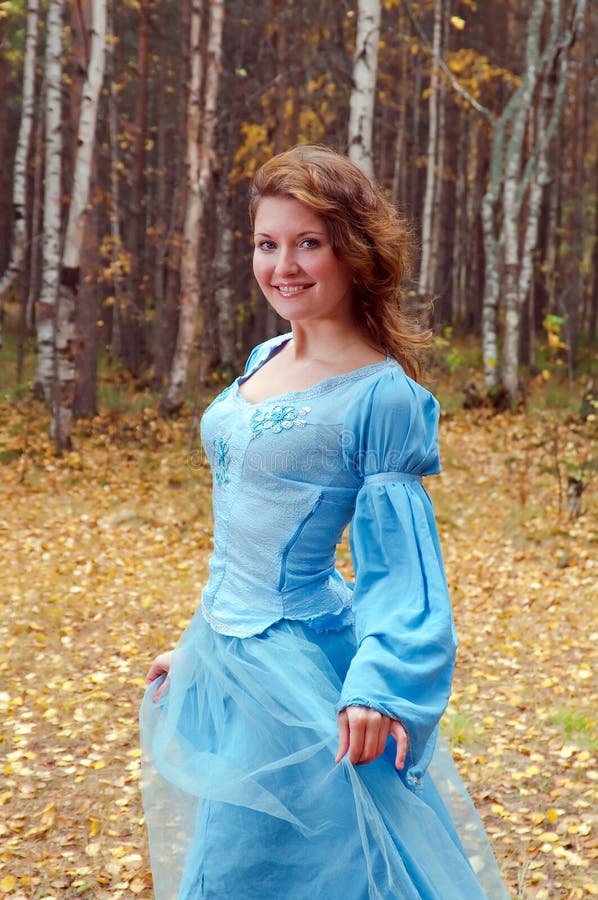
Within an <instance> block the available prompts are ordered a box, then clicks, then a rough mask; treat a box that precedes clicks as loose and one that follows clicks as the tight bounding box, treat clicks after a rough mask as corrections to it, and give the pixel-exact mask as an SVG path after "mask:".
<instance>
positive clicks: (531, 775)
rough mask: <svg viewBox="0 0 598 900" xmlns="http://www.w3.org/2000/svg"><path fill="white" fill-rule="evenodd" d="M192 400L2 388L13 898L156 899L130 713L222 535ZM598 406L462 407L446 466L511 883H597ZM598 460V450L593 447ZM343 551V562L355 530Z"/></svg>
mask: <svg viewBox="0 0 598 900" xmlns="http://www.w3.org/2000/svg"><path fill="white" fill-rule="evenodd" d="M190 427H191V425H190V418H182V419H179V420H178V421H164V420H160V419H158V418H157V417H156V415H155V413H154V412H153V411H152V409H151V408H150V407H146V408H144V409H137V410H130V411H129V412H127V413H126V414H123V413H122V412H110V411H107V412H104V413H103V414H101V415H100V416H98V417H97V418H95V419H94V420H93V421H88V422H79V423H77V425H76V431H75V435H74V441H75V449H74V450H73V451H72V452H70V453H67V454H65V455H64V457H62V458H60V459H57V458H56V457H55V456H54V453H53V450H52V447H51V444H50V441H49V439H48V438H47V436H46V429H47V423H46V418H45V413H44V411H43V410H42V409H41V408H40V407H39V406H38V405H37V404H35V403H34V401H31V400H25V401H23V402H22V403H21V404H20V407H19V408H17V407H16V406H14V405H12V404H8V403H6V404H4V405H0V648H1V653H0V715H1V720H0V721H1V724H0V766H1V767H2V784H1V786H0V844H1V850H0V896H1V897H10V898H11V900H17V898H38V897H46V898H52V897H53V898H70V897H85V898H98V900H102V898H106V900H108V898H118V897H125V898H126V897H140V898H147V900H149V898H151V877H150V874H149V870H148V860H147V851H146V844H145V834H144V827H143V817H142V811H141V805H140V798H139V764H140V761H139V750H138V738H137V709H138V705H139V701H140V698H141V694H142V691H143V685H144V676H145V673H146V671H147V668H148V666H149V663H150V660H151V659H152V657H153V655H154V654H155V653H157V652H159V651H162V650H164V649H166V648H169V647H170V646H171V645H172V644H173V642H174V641H175V640H176V638H177V636H178V635H179V633H180V632H181V630H182V628H183V627H184V626H185V624H186V623H187V621H188V619H189V618H190V616H191V615H192V613H193V610H194V609H195V607H196V605H197V602H198V599H199V595H200V590H201V585H202V583H203V582H204V581H205V578H206V574H207V559H208V554H209V551H210V543H211V537H210V535H211V522H210V509H209V483H210V477H209V471H208V469H207V467H206V465H205V461H204V459H203V457H202V454H201V452H199V451H198V450H197V449H192V450H191V451H190V450H189V433H190ZM596 437H597V427H596V422H595V421H589V422H585V423H584V422H581V420H580V419H579V417H576V416H574V415H568V416H567V415H564V414H560V415H559V414H558V413H557V412H554V413H551V412H549V411H547V410H544V411H543V412H542V413H538V414H534V413H533V412H528V413H523V412H519V413H506V414H501V415H492V414H491V413H490V412H488V411H486V410H477V411H470V412H464V411H462V410H459V411H458V410H456V409H455V410H454V411H452V412H449V413H448V414H446V415H445V416H443V419H442V422H441V444H442V451H443V464H444V472H443V474H442V475H441V476H440V477H438V478H434V479H430V482H429V484H428V487H429V490H430V492H431V494H432V497H433V499H434V502H435V505H436V509H437V513H438V520H439V526H440V531H441V537H442V541H443V546H444V552H445V557H446V566H447V572H448V578H449V582H450V586H451V590H452V596H453V600H454V607H455V618H456V623H457V630H458V632H459V636H460V641H461V643H460V650H459V656H458V665H457V672H456V680H455V689H454V693H453V697H452V701H451V705H450V707H449V710H448V712H447V715H446V717H445V722H444V730H445V734H446V736H447V737H448V739H449V741H450V743H451V745H452V747H453V752H454V755H455V758H456V761H457V765H458V767H459V770H460V772H461V774H462V776H463V778H464V780H465V782H466V783H467V785H468V786H469V788H470V790H471V793H472V795H473V797H474V799H475V802H476V804H477V807H478V809H479V811H480V814H481V816H482V818H483V821H484V823H485V826H486V828H487V831H488V834H489V836H490V839H491V841H492V844H493V847H494V850H495V853H496V856H497V858H498V860H499V863H500V865H501V867H502V870H503V874H504V877H505V880H506V882H507V884H508V886H509V888H510V890H511V891H512V894H513V897H517V898H536V900H541V898H553V897H554V898H556V897H558V898H582V897H589V896H597V895H598V873H597V857H598V817H597V814H596V810H597V809H598V803H597V800H598V797H597V792H598V785H597V771H598V767H597V765H596V763H597V757H598V735H597V729H596V710H597V696H596V675H597V673H598V622H597V621H596V609H597V603H596V600H597V593H598V589H597V583H598V578H597V576H598V561H597V556H598V553H597V548H598V484H596V481H595V480H594V481H593V482H591V484H590V486H589V488H588V490H587V491H586V492H585V493H584V495H583V497H582V500H583V504H582V512H581V515H580V516H579V517H577V518H573V519H570V518H569V517H568V514H567V510H566V503H565V496H564V493H565V490H566V475H567V472H568V471H578V472H579V471H581V470H586V469H587V468H588V466H589V465H590V461H589V452H590V450H589V448H590V447H591V444H592V441H594V442H595V440H596ZM594 465H595V463H594ZM340 559H341V567H342V569H343V571H345V572H346V573H347V575H348V574H349V569H350V561H349V555H348V551H347V549H346V547H341V549H340Z"/></svg>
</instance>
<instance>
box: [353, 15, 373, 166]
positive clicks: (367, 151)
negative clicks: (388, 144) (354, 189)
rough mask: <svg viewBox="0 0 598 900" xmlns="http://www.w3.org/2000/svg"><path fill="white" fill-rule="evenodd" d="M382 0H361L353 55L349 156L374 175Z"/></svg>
mask: <svg viewBox="0 0 598 900" xmlns="http://www.w3.org/2000/svg"><path fill="white" fill-rule="evenodd" d="M380 17H381V4H380V0H359V3H358V9H357V38H356V43H355V56H354V57H353V89H352V91H351V98H350V103H349V136H348V144H349V157H350V158H351V159H352V160H353V162H356V163H357V164H358V165H359V166H361V168H362V169H363V170H364V171H365V172H367V173H368V175H373V173H374V154H373V148H372V137H373V129H374V105H375V101H376V80H377V75H378V43H379V41H380Z"/></svg>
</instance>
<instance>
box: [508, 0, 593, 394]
mask: <svg viewBox="0 0 598 900" xmlns="http://www.w3.org/2000/svg"><path fill="white" fill-rule="evenodd" d="M543 5H544V4H543V3H538V6H542V7H543ZM551 6H552V23H551V28H550V36H549V38H548V41H547V45H546V48H545V50H544V52H543V54H542V59H543V62H544V66H545V69H546V72H545V74H544V77H543V80H542V86H541V92H540V98H539V101H538V103H537V128H536V140H535V145H534V147H533V154H532V158H531V159H530V161H528V164H527V166H526V168H525V170H524V171H523V174H521V169H522V162H521V154H522V147H523V138H524V128H525V121H526V118H527V116H528V114H529V109H530V106H531V100H532V95H533V91H534V87H535V85H536V83H537V80H538V69H539V65H540V49H539V33H540V27H541V24H542V15H541V12H540V13H539V14H538V17H537V18H535V17H534V14H533V12H532V16H531V17H530V20H529V22H528V43H527V51H526V58H527V71H526V74H525V77H524V81H523V82H522V93H521V98H520V99H521V103H520V106H519V108H518V109H517V112H516V114H515V117H514V120H513V123H512V125H511V134H510V137H509V141H508V145H507V155H506V169H505V185H504V193H503V234H504V238H503V240H504V248H505V291H504V296H505V325H504V341H503V358H502V373H501V380H502V386H503V388H504V389H505V391H506V392H507V394H508V396H509V398H510V400H511V403H514V402H515V400H516V398H517V392H518V366H519V345H520V328H521V313H522V310H523V307H524V304H525V300H526V297H527V292H528V290H529V286H530V281H531V276H532V271H533V252H534V250H535V248H536V246H537V240H538V219H539V214H540V206H541V201H542V191H543V188H544V185H545V184H547V183H548V179H549V176H548V158H547V154H548V146H549V144H550V141H551V139H552V136H553V135H554V133H555V131H556V128H557V127H558V125H559V122H560V119H561V112H562V108H563V102H564V97H565V89H566V86H567V71H568V51H569V48H570V46H571V43H572V41H573V40H574V37H575V32H574V31H570V32H569V31H567V30H565V32H564V33H563V32H562V31H561V27H560V26H561V22H560V20H561V7H560V0H552V3H551ZM581 7H585V0H579V2H578V4H577V9H578V10H579V9H580V8H581ZM579 21H580V22H583V16H582V17H581V18H580V19H579ZM555 70H556V71H555ZM553 75H554V77H553ZM554 84H555V86H553V85H554ZM532 166H533V168H532ZM528 173H529V175H528ZM528 179H529V180H530V186H529V194H528V203H527V219H526V221H525V223H524V237H523V243H522V246H521V247H520V246H519V234H520V229H521V225H522V223H521V209H522V197H523V192H524V191H525V189H526V187H527V182H528ZM576 321H577V320H576V319H575V322H576ZM570 327H571V328H573V326H572V325H571V323H570ZM572 336H573V332H571V337H572ZM571 337H570V339H569V348H570V351H571Z"/></svg>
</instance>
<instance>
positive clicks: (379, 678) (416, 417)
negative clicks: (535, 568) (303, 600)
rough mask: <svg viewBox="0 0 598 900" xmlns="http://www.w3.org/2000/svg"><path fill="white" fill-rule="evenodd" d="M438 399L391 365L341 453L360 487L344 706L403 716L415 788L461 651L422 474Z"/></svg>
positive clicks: (353, 422) (433, 440)
mask: <svg viewBox="0 0 598 900" xmlns="http://www.w3.org/2000/svg"><path fill="white" fill-rule="evenodd" d="M437 424H438V404H437V402H436V400H435V399H434V397H433V396H432V395H431V394H430V393H429V392H428V391H426V390H425V389H424V388H422V387H421V386H420V385H418V384H416V383H415V382H413V381H412V380H411V379H409V378H408V377H407V376H406V375H405V374H404V372H403V371H402V369H401V368H400V367H399V366H397V367H396V368H395V367H393V368H392V369H391V370H390V371H389V373H388V375H387V376H386V377H385V378H384V379H380V380H379V381H378V382H377V383H376V384H375V385H374V386H373V388H372V391H371V394H370V397H369V402H364V401H363V398H361V402H360V404H359V406H358V407H356V408H353V409H349V410H348V413H347V417H346V420H345V428H344V432H343V440H344V448H345V459H346V462H347V464H348V465H349V466H350V467H351V468H352V470H353V472H354V474H355V477H356V478H357V479H359V480H360V482H361V488H360V490H359V493H358V495H357V501H356V507H355V514H354V518H353V522H352V526H351V550H352V554H353V563H354V567H355V588H354V593H353V608H354V613H355V621H356V632H357V641H358V649H357V652H356V655H355V657H354V659H353V661H352V663H351V666H350V668H349V671H348V674H347V676H346V679H345V682H344V685H343V689H342V694H341V699H340V703H339V705H338V709H339V710H340V709H343V708H344V707H346V706H350V705H358V706H369V707H371V708H373V709H377V710H378V711H380V712H382V713H384V714H385V715H388V716H391V717H393V718H397V719H400V721H401V722H402V723H403V725H404V726H405V728H406V729H407V732H408V736H409V750H408V757H407V765H406V771H405V780H406V782H407V784H408V785H409V786H410V787H412V788H416V787H417V785H418V783H419V781H420V780H421V777H422V776H423V774H424V772H425V770H426V767H427V765H428V763H429V761H430V758H431V756H432V753H433V749H434V743H435V738H436V730H437V725H438V721H439V719H440V717H441V715H442V713H443V712H444V709H445V708H446V704H447V703H448V699H449V694H450V689H451V681H452V674H453V665H454V658H455V650H456V636H455V631H454V626H453V619H452V611H451V604H450V599H449V595H448V590H447V585H446V578H445V574H444V568H443V564H442V555H441V551H440V543H439V539H438V532H437V528H436V523H435V519H434V513H433V509H432V503H431V501H430V498H429V496H428V494H427V493H426V491H425V490H424V488H423V486H422V484H421V476H423V475H430V474H435V473H437V472H438V471H439V468H440V466H439V459H438V442H437Z"/></svg>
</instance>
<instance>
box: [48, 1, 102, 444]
mask: <svg viewBox="0 0 598 900" xmlns="http://www.w3.org/2000/svg"><path fill="white" fill-rule="evenodd" d="M91 9H92V19H91V40H90V49H89V64H88V67H87V74H86V77H85V83H84V85H83V94H82V97H81V114H80V117H79V127H78V132H77V154H76V158H75V166H74V174H73V187H72V193H71V203H70V206H69V214H68V222H67V227H66V234H65V239H64V251H63V255H62V267H61V272H60V291H59V302H58V310H57V317H56V321H57V324H56V356H57V359H56V362H57V366H56V368H57V375H58V384H57V388H58V390H57V399H56V402H55V405H54V415H53V418H52V436H53V437H54V440H55V441H56V445H57V447H58V449H59V450H60V449H61V448H62V447H63V446H69V445H70V434H71V420H72V409H73V399H74V396H75V305H76V302H77V293H78V290H79V281H80V267H81V250H82V247H83V238H84V234H85V221H86V217H87V205H88V202H89V188H90V183H91V171H92V161H93V147H94V141H95V130H96V119H97V110H98V101H99V97H100V91H101V89H102V83H103V80H104V67H105V56H106V0H92V3H91Z"/></svg>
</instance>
